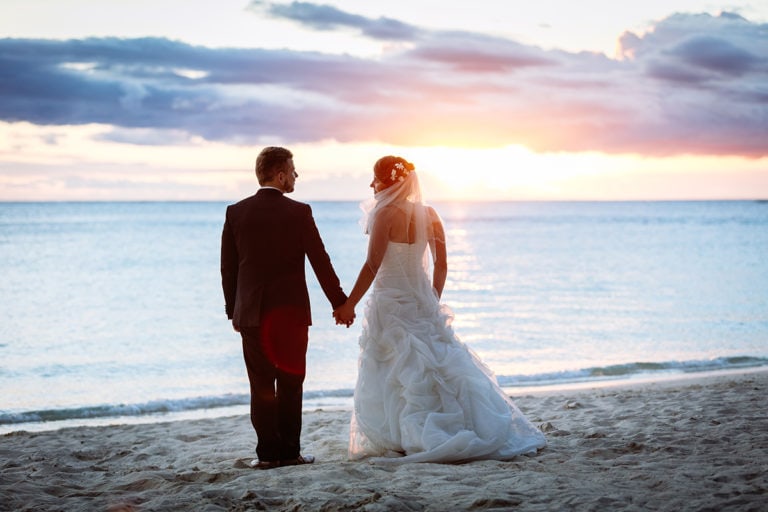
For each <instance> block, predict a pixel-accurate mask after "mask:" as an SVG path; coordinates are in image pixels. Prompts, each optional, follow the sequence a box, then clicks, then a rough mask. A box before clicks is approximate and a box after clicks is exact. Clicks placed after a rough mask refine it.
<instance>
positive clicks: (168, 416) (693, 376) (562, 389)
mask: <svg viewBox="0 0 768 512" xmlns="http://www.w3.org/2000/svg"><path fill="white" fill-rule="evenodd" d="M755 372H768V367H767V366H748V367H743V368H729V369H719V370H703V371H693V372H675V371H673V372H669V373H662V372H654V373H648V374H642V373H639V374H633V375H631V376H624V377H618V378H605V379H600V380H585V381H574V382H561V383H553V384H539V385H531V386H502V389H503V390H504V391H505V392H506V393H507V394H508V395H509V396H510V397H512V398H513V400H515V399H516V397H520V396H526V395H532V396H539V395H548V394H553V393H554V394H556V393H578V392H580V391H589V390H592V391H598V390H602V389H622V388H634V387H639V386H656V385H658V386H665V385H676V384H678V383H680V384H682V383H684V382H689V381H696V380H699V379H708V378H718V377H727V376H730V375H741V374H749V373H755ZM350 393H351V391H350ZM352 406H353V399H352V396H351V394H350V396H321V397H315V398H305V399H304V413H305V414H306V413H308V412H312V411H313V410H316V409H323V410H341V411H344V410H348V411H351V409H352ZM247 414H248V405H247V404H241V405H230V406H222V407H213V408H206V409H189V410H182V411H171V412H158V413H151V414H138V415H131V416H117V415H116V416H102V417H94V418H72V419H65V420H54V421H33V422H24V423H13V424H5V425H0V436H4V435H7V434H13V433H16V432H48V431H55V430H60V429H65V428H79V427H110V426H119V425H143V424H147V425H149V424H154V423H167V422H175V421H193V420H198V419H216V418H223V417H228V416H240V415H247Z"/></svg>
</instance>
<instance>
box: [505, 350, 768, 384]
mask: <svg viewBox="0 0 768 512" xmlns="http://www.w3.org/2000/svg"><path fill="white" fill-rule="evenodd" d="M761 366H768V358H764V357H751V356H732V357H718V358H714V359H704V360H696V361H667V362H660V363H655V362H636V363H625V364H615V365H609V366H595V367H592V368H584V369H580V370H571V371H561V372H551V373H540V374H535V375H511V376H507V375H502V376H498V377H497V379H498V381H499V385H500V386H501V387H505V388H514V387H522V386H525V387H530V386H550V385H556V384H575V383H580V382H600V381H605V380H618V379H628V378H631V377H635V376H639V375H648V376H652V375H654V374H656V375H660V374H675V373H696V372H713V371H723V370H738V369H744V368H759V367H761Z"/></svg>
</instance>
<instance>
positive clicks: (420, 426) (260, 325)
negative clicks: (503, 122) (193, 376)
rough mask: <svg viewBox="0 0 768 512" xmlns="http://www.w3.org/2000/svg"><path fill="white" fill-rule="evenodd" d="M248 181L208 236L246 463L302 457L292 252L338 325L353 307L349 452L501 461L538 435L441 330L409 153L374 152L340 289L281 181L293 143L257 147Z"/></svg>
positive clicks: (434, 244)
mask: <svg viewBox="0 0 768 512" xmlns="http://www.w3.org/2000/svg"><path fill="white" fill-rule="evenodd" d="M256 177H257V178H258V181H259V184H260V186H261V188H260V189H259V191H258V192H257V193H256V194H255V195H253V196H251V197H248V198H246V199H243V200H242V201H240V202H238V203H236V204H233V205H230V206H228V207H227V212H226V220H225V223H224V229H223V232H222V240H221V277H222V286H223V290H224V297H225V304H226V306H225V307H226V313H227V316H228V318H230V319H231V320H232V325H233V326H234V328H235V330H236V331H237V332H239V333H240V335H241V337H242V345H243V354H244V358H245V365H246V369H247V372H248V379H249V382H250V391H251V411H250V416H251V423H252V424H253V427H254V429H255V431H256V436H257V446H256V454H257V457H258V458H257V459H255V460H254V461H253V462H252V463H251V466H252V467H254V468H256V469H271V468H276V467H281V466H293V465H300V464H308V463H312V462H314V457H312V456H311V455H302V454H301V453H300V437H301V414H302V395H303V382H304V377H305V375H306V352H307V344H308V339H309V325H310V324H311V314H310V305H309V294H308V291H307V284H306V279H305V259H308V260H309V262H310V265H311V267H312V270H313V271H314V273H315V275H316V276H317V280H318V282H319V283H320V286H321V288H322V290H323V292H324V293H325V295H326V297H327V298H328V300H329V301H330V303H331V305H332V306H333V316H334V318H335V319H336V323H337V324H342V325H347V326H349V325H351V324H352V322H353V321H354V319H355V316H356V313H355V307H356V306H357V304H358V303H359V302H360V300H361V299H362V298H363V296H364V295H365V294H366V293H367V292H368V290H369V289H370V288H371V286H373V290H372V292H371V293H370V295H369V298H368V301H367V303H366V306H365V322H364V324H363V329H362V333H361V335H360V339H359V343H360V359H359V365H358V376H357V384H356V386H355V393H354V410H353V412H352V418H351V423H350V442H349V458H350V459H361V458H370V460H371V461H373V462H399V463H402V462H464V461H469V460H478V459H498V460H506V459H510V458H512V457H515V456H517V455H520V454H524V453H534V452H536V450H537V449H539V448H542V447H544V446H545V444H546V441H545V439H544V436H543V434H542V433H541V432H540V431H539V430H538V429H537V428H536V427H535V426H534V425H533V424H532V423H531V422H530V421H529V420H528V419H527V418H525V416H524V415H523V414H522V413H521V412H520V410H519V409H518V408H517V407H516V406H515V404H514V403H513V402H512V401H511V400H510V399H509V397H508V396H507V395H506V394H505V393H504V392H503V391H502V390H501V389H500V388H499V386H498V385H497V383H496V380H495V377H494V376H493V374H492V373H491V371H490V370H489V369H488V368H487V367H486V366H485V365H484V364H483V363H482V362H481V361H480V360H479V358H478V357H477V356H476V355H475V354H474V352H472V351H471V350H470V349H469V348H468V347H467V346H466V345H464V344H463V343H462V342H461V341H460V340H459V339H458V338H457V337H456V335H455V334H454V332H453V330H452V328H451V326H450V322H451V319H452V317H453V315H452V313H451V311H450V309H449V308H448V307H447V306H445V305H444V304H441V303H440V296H441V294H442V291H443V286H444V285H445V280H446V275H447V270H448V265H447V256H446V254H447V252H446V244H445V232H444V228H443V223H442V221H441V219H440V217H439V215H438V214H437V212H436V211H435V210H434V209H433V208H432V207H430V206H428V205H426V204H425V203H424V202H423V201H422V196H421V188H420V185H419V179H418V175H417V173H416V171H415V168H414V165H413V164H411V163H410V162H408V161H406V160H405V159H403V158H400V157H396V156H385V157H383V158H380V159H379V160H378V161H377V162H376V163H375V165H374V167H373V180H372V182H371V187H372V188H373V192H374V194H373V197H372V198H371V199H370V200H368V201H365V202H364V203H363V205H362V206H363V211H364V214H365V219H364V223H363V225H364V226H365V227H366V233H367V234H368V237H369V240H368V252H367V257H366V261H365V262H364V263H363V265H362V268H361V269H360V273H359V275H358V277H357V280H356V282H355V284H354V286H353V288H352V290H351V292H350V293H349V296H347V295H346V294H345V293H344V292H343V291H342V288H341V285H340V282H339V278H338V277H337V275H336V272H335V271H334V269H333V266H332V264H331V261H330V258H329V256H328V254H327V252H326V250H325V247H324V245H323V242H322V239H321V237H320V234H319V232H318V229H317V226H316V225H315V221H314V218H313V216H312V210H311V208H310V206H309V205H307V204H305V203H301V202H297V201H294V200H292V199H290V198H288V197H286V196H285V194H288V193H290V192H293V190H294V185H295V182H296V178H297V177H298V173H297V172H296V169H295V166H294V163H293V155H292V153H291V152H290V151H289V150H288V149H285V148H281V147H267V148H264V149H263V150H262V151H261V153H260V154H259V156H258V157H257V159H256Z"/></svg>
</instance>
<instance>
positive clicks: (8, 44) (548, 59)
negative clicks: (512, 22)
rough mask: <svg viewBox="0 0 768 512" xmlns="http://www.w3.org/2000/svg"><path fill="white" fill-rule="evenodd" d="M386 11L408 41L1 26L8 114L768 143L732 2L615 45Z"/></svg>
mask: <svg viewBox="0 0 768 512" xmlns="http://www.w3.org/2000/svg"><path fill="white" fill-rule="evenodd" d="M267 8H268V9H270V10H271V13H272V15H273V16H281V17H284V18H286V19H290V20H293V21H296V22H299V23H302V24H303V25H305V26H308V27H316V28H321V29H323V30H331V29H338V28H340V27H341V28H356V29H359V30H360V32H361V34H363V35H365V36H367V37H371V38H381V37H382V36H381V35H382V34H383V33H384V32H377V31H376V29H375V27H379V28H381V27H384V26H387V25H388V24H390V22H391V21H393V20H386V19H382V18H379V19H375V20H374V19H369V18H365V17H362V16H358V15H353V14H348V13H345V12H343V11H339V10H338V9H335V8H332V7H327V6H320V5H314V4H308V3H298V2H296V3H292V4H288V5H284V6H280V8H279V9H278V6H272V5H271V4H269V5H268V7H267ZM391 26H392V27H395V28H396V30H393V31H392V32H390V36H389V38H390V39H392V40H397V41H402V42H407V44H403V45H402V47H400V50H398V51H391V52H388V53H385V54H383V55H382V56H379V57H377V58H363V57H354V56H351V55H335V54H333V55H332V54H323V53H319V52H300V51H291V50H269V49H259V48H251V49H243V48H219V49H212V48H206V47H200V46H193V45H188V44H185V43H183V42H179V41H170V40H166V39H160V38H144V39H117V38H91V39H82V40H69V41H51V40H33V39H0V119H2V120H4V121H29V122H32V123H36V124H41V125H77V124H87V123H104V124H109V125H113V126H114V127H115V133H114V134H113V135H112V137H113V138H114V139H115V140H119V141H123V142H127V143H134V144H152V143H160V142H158V141H163V140H165V139H166V138H167V137H170V140H173V141H175V142H178V141H179V140H184V138H185V137H192V136H201V137H204V138H206V139H209V140H221V141H231V142H236V143H253V142H256V141H258V140H260V139H270V140H275V139H277V140H282V141H285V142H286V143H296V142H308V141H318V140H327V139H335V140H338V141H342V142H351V141H359V142H372V141H377V142H384V143H391V144H403V145H420V144H438V145H447V144H467V145H475V146H498V145H507V144H524V145H527V146H528V147H530V148H532V149H534V150H540V151H592V150H594V151H604V152H612V153H619V152H635V153H643V154H652V155H667V154H681V153H697V154H739V155H748V156H765V155H767V154H768V143H766V141H767V140H768V103H767V102H766V98H768V85H766V84H768V65H767V63H768V36H767V35H766V34H767V33H768V27H766V26H765V25H759V24H755V23H752V22H749V21H748V20H745V19H744V18H742V17H740V16H737V15H732V14H724V15H721V16H709V15H683V14H676V15H673V16H670V17H669V18H666V19H664V20H661V21H659V22H658V23H656V24H655V25H654V26H653V27H652V29H653V30H650V31H648V32H647V33H646V34H643V35H637V34H632V33H627V34H624V35H623V36H622V38H621V47H622V52H623V56H624V58H623V59H621V60H615V59H610V58H608V57H606V56H604V55H601V54H594V53H577V54H574V53H568V52H564V51H555V50H542V49H540V48H537V47H533V46H528V45H523V44H520V43H518V42H515V41H511V40H507V39H503V38H496V37H489V36H487V35H483V34H474V33H469V32H461V31H457V32H446V31H428V30H422V29H418V28H416V27H410V26H408V25H405V24H398V23H397V22H395V23H392V24H391ZM382 30H383V28H382ZM398 31H399V32H398ZM398 34H400V35H398ZM126 129H130V130H126ZM163 133H165V134H166V135H165V136H163V135H162V134H163Z"/></svg>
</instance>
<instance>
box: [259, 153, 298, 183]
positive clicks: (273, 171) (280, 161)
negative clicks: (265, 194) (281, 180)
mask: <svg viewBox="0 0 768 512" xmlns="http://www.w3.org/2000/svg"><path fill="white" fill-rule="evenodd" d="M291 158H293V153H291V152H290V151H288V150H287V149H285V148H281V147H277V146H269V147H266V148H264V149H262V150H261V153H259V156H257V157H256V178H257V179H258V180H259V184H260V185H261V184H264V183H266V182H269V181H272V180H273V179H274V177H275V176H276V175H277V173H279V172H280V171H282V170H283V168H284V167H285V164H286V162H288V160H289V159H291Z"/></svg>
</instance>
